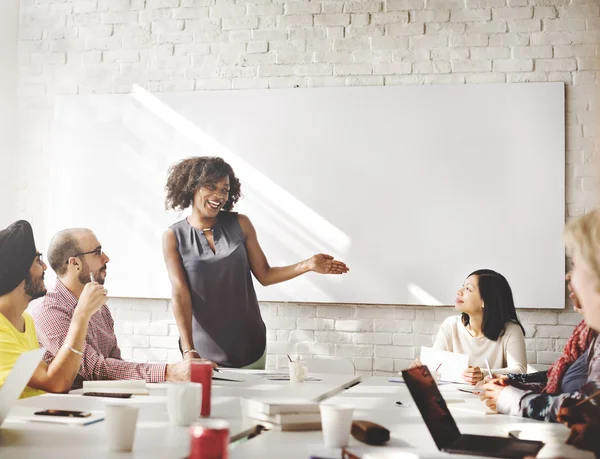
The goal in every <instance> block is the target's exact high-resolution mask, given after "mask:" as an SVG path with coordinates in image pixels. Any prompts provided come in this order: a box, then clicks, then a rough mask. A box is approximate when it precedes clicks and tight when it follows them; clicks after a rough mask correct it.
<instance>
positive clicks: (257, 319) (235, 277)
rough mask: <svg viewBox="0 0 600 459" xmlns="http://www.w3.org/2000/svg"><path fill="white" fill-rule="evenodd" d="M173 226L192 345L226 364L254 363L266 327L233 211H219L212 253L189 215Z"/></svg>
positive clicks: (260, 354)
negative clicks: (187, 296) (188, 304)
mask: <svg viewBox="0 0 600 459" xmlns="http://www.w3.org/2000/svg"><path fill="white" fill-rule="evenodd" d="M171 229H172V230H173V232H174V233H175V237H176V238H177V247H178V250H179V255H180V256H181V260H182V262H183V266H184V268H185V272H186V274H187V280H188V285H189V288H190V293H191V297H192V332H193V338H194V347H195V349H196V350H197V351H198V352H199V353H200V356H201V357H203V358H206V359H210V360H212V361H214V362H216V363H218V364H219V365H221V366H224V367H232V368H240V367H243V366H246V365H249V364H251V363H254V362H255V361H256V360H258V359H259V358H260V357H261V356H262V354H263V352H264V351H265V348H266V329H265V324H264V322H263V320H262V317H261V315H260V309H259V307H258V300H257V299H256V292H255V291H254V285H253V284H252V274H251V272H250V263H249V261H248V253H247V252H246V246H245V244H244V242H245V238H244V233H243V231H242V227H241V226H240V224H239V221H238V215H237V213H235V212H223V211H222V212H220V213H219V216H218V217H217V223H216V224H215V226H214V227H213V235H214V241H215V249H216V250H215V253H213V251H212V250H211V248H210V246H209V245H208V241H207V240H206V237H205V236H204V233H203V232H202V231H201V230H198V229H196V228H194V227H193V226H192V225H190V224H189V223H188V221H187V219H184V220H181V221H180V222H177V223H175V224H174V225H172V226H171Z"/></svg>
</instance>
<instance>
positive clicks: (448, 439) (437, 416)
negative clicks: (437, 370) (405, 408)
mask: <svg viewBox="0 0 600 459" xmlns="http://www.w3.org/2000/svg"><path fill="white" fill-rule="evenodd" d="M402 377H403V378H404V382H405V383H406V387H408V390H409V391H410V394H411V395H412V398H413V400H414V401H415V403H416V405H417V408H419V411H420V412H421V416H422V417H423V420H424V421H425V424H426V425H427V428H428V429H429V433H430V434H431V436H432V437H433V441H435V444H436V446H437V447H438V449H440V450H442V449H444V448H448V447H449V446H450V445H451V444H452V443H454V442H455V441H456V440H457V439H458V438H459V437H460V431H459V430H458V427H457V425H456V422H454V418H453V417H452V415H451V414H450V410H448V406H447V405H446V402H445V401H444V398H443V397H442V394H440V391H439V389H438V387H437V384H436V383H435V380H434V379H433V377H432V376H431V373H430V372H429V369H428V368H427V367H426V366H422V367H416V368H412V369H410V370H404V371H403V372H402Z"/></svg>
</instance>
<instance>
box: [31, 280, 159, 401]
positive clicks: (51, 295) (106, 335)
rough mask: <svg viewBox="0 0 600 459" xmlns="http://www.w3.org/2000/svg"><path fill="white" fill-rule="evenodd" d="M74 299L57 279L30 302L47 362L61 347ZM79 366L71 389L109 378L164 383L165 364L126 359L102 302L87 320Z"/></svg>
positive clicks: (109, 314)
mask: <svg viewBox="0 0 600 459" xmlns="http://www.w3.org/2000/svg"><path fill="white" fill-rule="evenodd" d="M76 307H77V298H75V296H74V295H73V294H72V293H71V292H70V291H69V290H68V289H67V288H66V287H65V286H64V284H63V283H62V282H61V281H59V280H57V281H56V285H55V286H54V288H53V289H50V290H48V293H47V294H46V296H45V297H44V300H43V301H42V302H39V303H37V304H35V305H32V308H31V315H32V316H33V320H34V322H35V328H36V332H37V337H38V341H39V343H40V346H42V347H45V348H46V354H45V356H44V360H45V361H46V362H47V363H50V362H51V361H52V359H54V357H55V356H56V354H57V352H58V350H59V349H60V348H61V347H62V345H63V343H64V341H65V338H66V337H67V332H68V330H69V326H70V325H71V318H72V317H73V312H74V311H75V308H76ZM85 342H86V344H85V347H84V350H83V360H82V361H81V368H80V369H79V373H78V374H77V376H76V377H75V381H74V382H73V387H72V389H79V388H80V387H82V386H83V381H90V380H109V379H145V380H146V381H147V382H164V380H165V370H166V365H165V364H150V363H134V362H126V361H124V360H123V359H122V358H121V350H120V349H119V346H118V344H117V337H116V336H115V330H114V320H113V318H112V315H111V313H110V310H109V309H108V306H106V305H103V306H102V307H101V308H100V310H98V312H96V313H95V314H94V315H93V316H92V318H91V319H90V322H89V326H88V331H87V335H86V336H85Z"/></svg>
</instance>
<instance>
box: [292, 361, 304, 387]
mask: <svg viewBox="0 0 600 459" xmlns="http://www.w3.org/2000/svg"><path fill="white" fill-rule="evenodd" d="M289 366H290V382H293V383H301V382H304V380H305V379H306V374H307V373H308V366H307V365H306V363H305V362H303V361H301V360H296V361H295V362H290V363H289Z"/></svg>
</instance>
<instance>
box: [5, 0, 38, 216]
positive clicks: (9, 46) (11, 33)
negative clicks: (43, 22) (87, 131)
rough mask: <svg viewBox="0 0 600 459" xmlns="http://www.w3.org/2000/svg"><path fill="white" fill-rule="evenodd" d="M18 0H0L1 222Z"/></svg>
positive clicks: (8, 189)
mask: <svg viewBox="0 0 600 459" xmlns="http://www.w3.org/2000/svg"><path fill="white" fill-rule="evenodd" d="M18 17H19V0H5V1H3V2H1V3H0V68H1V69H2V72H0V145H2V147H1V150H0V164H1V165H2V166H1V167H0V209H2V212H1V213H0V225H2V227H4V226H6V225H8V224H9V223H11V221H13V217H14V216H15V212H14V209H13V206H14V202H13V201H14V200H13V199H12V196H11V195H12V185H11V179H12V174H11V172H10V171H11V169H13V167H12V162H13V158H12V156H13V152H14V147H15V135H14V133H15V123H14V121H15V111H16V106H17V96H16V92H17V91H16V89H17V42H18V32H19V31H18V23H17V19H18ZM31 93H33V95H34V96H35V95H41V96H43V95H44V93H45V89H44V88H43V87H42V88H41V90H40V89H39V88H37V87H32V88H31Z"/></svg>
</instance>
